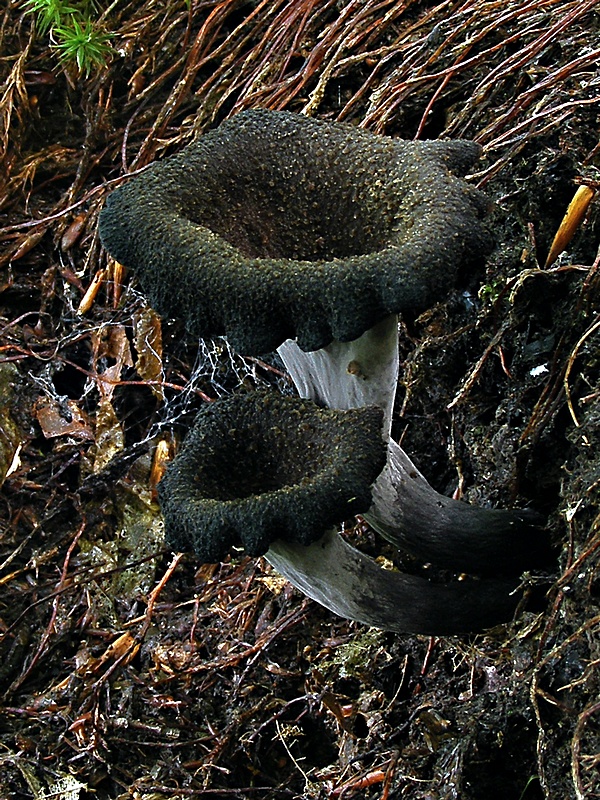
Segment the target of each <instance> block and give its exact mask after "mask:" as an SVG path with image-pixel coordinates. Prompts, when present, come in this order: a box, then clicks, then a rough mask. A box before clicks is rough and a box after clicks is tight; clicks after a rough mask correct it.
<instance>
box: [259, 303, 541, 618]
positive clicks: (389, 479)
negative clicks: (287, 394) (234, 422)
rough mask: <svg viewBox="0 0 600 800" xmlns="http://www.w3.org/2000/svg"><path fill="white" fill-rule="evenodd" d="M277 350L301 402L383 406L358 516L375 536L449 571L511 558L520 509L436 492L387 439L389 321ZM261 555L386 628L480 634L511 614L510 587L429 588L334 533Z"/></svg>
mask: <svg viewBox="0 0 600 800" xmlns="http://www.w3.org/2000/svg"><path fill="white" fill-rule="evenodd" d="M278 352H279V354H280V356H281V358H282V360H283V362H284V364H285V366H286V368H287V369H288V371H289V373H290V375H291V377H292V379H293V381H294V383H295V384H296V387H297V388H298V391H299V393H300V395H301V396H302V397H306V398H310V399H312V400H314V401H315V402H317V403H319V404H321V405H324V406H328V407H331V408H342V409H344V408H355V407H360V406H365V405H377V406H379V407H381V408H383V410H384V431H383V435H384V438H385V439H386V440H387V441H388V462H387V465H386V467H385V468H384V470H383V472H382V473H381V475H380V476H379V478H378V479H377V481H376V483H375V485H374V487H373V505H372V507H371V508H370V509H369V512H368V513H367V514H365V515H364V516H365V518H366V519H367V520H368V522H369V523H370V524H371V525H372V526H373V528H375V530H377V531H378V532H379V533H381V535H382V536H384V537H385V538H386V539H388V540H389V541H391V542H393V543H394V544H397V545H399V546H400V547H403V548H404V549H406V550H408V551H410V552H412V553H414V554H416V555H418V556H419V557H421V558H423V559H424V560H431V561H433V562H435V563H436V564H438V565H440V566H444V567H449V568H452V569H458V570H464V571H474V572H480V571H486V570H487V571H489V570H490V568H491V569H494V568H497V567H500V568H501V567H502V563H501V562H502V561H503V560H504V561H505V562H506V563H511V562H512V560H513V558H514V555H515V554H514V550H513V548H512V547H511V543H512V544H514V542H511V540H513V539H515V535H516V534H517V540H518V538H519V536H518V530H517V528H518V524H519V523H521V522H523V521H525V522H527V520H526V513H523V512H511V511H493V510H489V509H481V508H476V507H473V506H469V505H467V504H465V503H461V502H458V501H455V500H451V499H450V498H448V497H445V496H444V495H441V494H439V493H438V492H436V491H435V490H434V489H433V488H432V487H431V486H430V485H429V483H428V482H427V480H426V479H425V478H424V477H423V475H422V474H421V473H420V472H419V470H418V469H417V468H416V467H415V466H414V464H413V463H412V462H411V460H410V459H409V458H408V456H407V455H406V453H404V451H403V450H402V449H401V448H400V447H399V446H398V445H397V444H396V443H395V442H393V441H391V440H390V438H389V436H390V429H391V420H392V412H393V406H394V398H395V393H396V386H397V382H398V330H397V318H396V317H395V316H390V317H388V318H387V319H385V320H383V321H382V322H380V323H379V324H378V325H376V326H374V327H373V328H372V329H371V330H369V331H367V332H366V333H365V334H363V336H361V337H360V338H359V339H357V340H355V341H353V342H348V343H342V342H333V343H332V344H331V345H329V346H328V347H325V348H323V349H322V350H319V351H317V352H310V353H305V352H303V351H302V350H301V349H300V348H299V347H298V346H297V345H296V343H295V342H292V341H287V342H285V343H284V344H283V345H282V346H281V347H280V348H279V350H278ZM519 514H520V516H519ZM511 534H512V535H511ZM266 558H267V560H268V561H269V562H270V563H271V564H272V565H273V566H274V567H275V568H276V569H277V570H278V571H279V572H281V574H282V575H284V576H285V577H286V578H287V579H288V580H289V581H290V582H291V583H292V584H294V586H296V587H297V588H299V589H300V590H301V591H303V592H304V593H305V594H307V595H308V596H309V597H312V598H313V599H315V600H317V601H318V602H319V603H321V604H322V605H324V606H326V607H327V608H329V609H330V610H332V611H335V612H336V613H338V614H341V615H342V616H344V617H347V618H349V619H354V620H357V621H360V622H365V623H367V624H369V625H373V626H375V627H381V628H385V629H388V630H394V631H404V632H420V633H433V632H435V633H451V632H463V631H467V630H479V629H480V628H481V627H485V626H486V625H489V624H491V623H492V622H493V621H498V620H500V619H503V618H506V617H507V616H509V615H510V610H511V609H513V608H514V607H515V605H516V600H515V599H514V598H513V597H510V590H509V589H510V587H511V586H514V582H513V583H508V584H505V583H501V582H497V581H478V582H473V583H470V584H468V585H467V584H465V583H453V584H452V583H450V584H444V585H438V584H431V583H430V582H428V581H426V580H423V579H419V578H416V577H413V576H409V575H405V574H403V573H399V572H390V571H387V570H384V569H382V568H381V567H379V566H378V565H377V564H376V563H375V562H374V561H373V560H372V559H371V558H369V557H368V556H365V555H363V554H362V553H360V552H359V551H357V550H355V549H354V548H352V547H351V546H350V545H349V544H347V543H346V542H345V541H344V540H343V539H342V538H341V537H340V536H339V535H338V534H335V533H328V534H326V535H325V536H324V537H323V538H322V539H320V540H319V541H318V542H316V543H315V544H313V545H311V546H310V547H302V546H300V545H295V544H290V543H287V542H283V541H277V542H275V543H274V544H273V545H272V546H271V547H270V549H269V551H268V552H267V554H266Z"/></svg>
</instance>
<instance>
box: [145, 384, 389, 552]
mask: <svg viewBox="0 0 600 800" xmlns="http://www.w3.org/2000/svg"><path fill="white" fill-rule="evenodd" d="M382 421H383V413H382V411H381V410H380V409H378V408H373V407H367V408H360V409H351V410H349V411H339V410H331V409H322V408H319V407H318V406H317V405H315V404H314V403H312V402H311V401H310V400H302V399H301V398H298V397H283V396H281V395H278V394H274V393H273V394H271V393H267V394H265V393H262V392H257V393H252V394H247V395H234V396H232V397H228V398H226V399H222V400H217V401H215V402H214V403H211V404H209V405H207V406H205V407H204V408H203V409H202V410H201V411H200V413H199V414H198V416H197V418H196V420H195V423H194V426H193V428H192V429H191V431H190V432H189V434H188V435H187V437H186V439H185V442H184V444H183V446H182V448H181V451H180V453H179V455H178V456H177V457H176V458H175V460H174V461H173V463H172V464H171V465H170V467H169V469H168V470H167V472H166V474H165V476H164V478H163V479H162V481H161V482H160V484H159V487H158V493H159V500H160V504H161V508H162V512H163V516H164V520H165V534H166V540H167V543H168V544H169V545H170V546H171V547H173V548H174V549H177V550H182V551H189V550H192V551H193V552H195V554H196V555H197V556H198V557H199V558H200V559H202V560H203V561H205V562H214V561H217V560H219V559H222V558H223V557H224V556H225V555H227V553H228V552H229V551H230V549H231V547H232V546H235V545H241V546H243V547H244V549H245V550H246V552H247V553H248V554H249V555H251V556H257V555H262V554H263V553H265V552H266V551H267V550H268V548H269V545H270V544H271V542H273V541H274V540H275V539H285V540H287V541H292V542H298V543H300V544H305V545H307V544H310V543H311V542H313V541H315V540H316V539H318V538H320V537H321V536H322V535H323V533H324V532H325V531H326V530H327V529H328V528H330V527H331V526H332V525H333V524H335V523H339V522H341V521H343V520H345V519H348V518H350V517H352V516H353V515H354V514H357V513H360V512H363V511H366V510H367V509H368V508H369V506H370V505H371V484H372V483H373V481H374V480H375V478H376V477H377V475H378V474H379V473H380V472H381V470H382V469H383V466H384V464H385V460H386V447H385V444H384V442H383V438H382V433H381V429H382Z"/></svg>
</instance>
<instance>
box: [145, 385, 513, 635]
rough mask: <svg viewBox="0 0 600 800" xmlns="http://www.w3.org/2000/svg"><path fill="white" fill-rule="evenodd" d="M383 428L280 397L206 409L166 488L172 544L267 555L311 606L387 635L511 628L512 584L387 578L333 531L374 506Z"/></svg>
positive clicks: (356, 415) (365, 418) (365, 411)
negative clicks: (505, 622) (507, 623)
mask: <svg viewBox="0 0 600 800" xmlns="http://www.w3.org/2000/svg"><path fill="white" fill-rule="evenodd" d="M382 419H383V413H382V411H381V409H378V408H373V407H365V408H358V409H351V410H348V411H340V410H331V409H323V408H320V407H318V406H316V405H315V404H314V403H312V402H311V401H308V400H303V399H301V398H297V397H282V396H281V395H277V394H272V393H271V394H265V393H255V394H243V395H239V394H238V395H234V396H232V397H228V398H226V399H222V400H217V401H216V402H214V403H211V404H210V405H207V406H205V407H204V408H203V409H202V410H201V411H200V413H199V414H198V416H197V418H196V420H195V422H194V426H193V428H192V429H191V431H190V432H189V434H188V435H187V437H186V440H185V442H184V445H183V447H182V448H181V451H180V453H179V455H178V456H177V457H176V458H175V460H174V461H173V463H172V464H171V465H170V466H169V468H168V469H167V472H166V475H165V477H164V478H163V480H162V481H161V483H160V484H159V496H160V501H161V506H162V510H163V515H164V519H165V536H166V541H167V544H168V545H170V546H171V547H173V548H174V549H176V550H184V551H186V550H187V551H189V550H192V551H193V552H194V553H195V554H196V555H197V556H198V558H200V559H201V560H202V561H205V562H206V561H208V562H212V561H217V560H220V559H223V558H225V556H226V555H227V554H228V553H229V552H230V551H231V549H232V548H233V547H236V546H237V547H239V546H243V547H244V549H245V551H246V552H247V553H248V554H249V555H252V556H257V555H262V554H264V553H268V558H269V560H270V561H271V562H272V563H273V564H275V565H276V566H278V567H279V568H281V570H282V572H283V573H284V574H285V575H286V576H289V577H290V579H291V580H292V582H293V583H294V584H295V585H297V586H299V587H300V588H301V589H302V590H303V591H304V592H305V593H306V594H307V595H308V596H309V597H312V598H313V599H314V600H317V601H318V602H320V603H321V604H322V605H324V606H326V607H327V608H329V609H331V610H332V611H335V612H336V613H338V614H341V615H343V616H345V617H348V618H349V619H354V620H357V621H359V622H364V623H367V624H370V625H375V626H379V627H384V628H386V629H388V630H395V631H403V632H417V633H438V634H439V633H456V632H457V631H469V630H473V629H479V628H481V627H486V626H489V625H491V624H493V623H495V622H498V621H500V620H502V619H504V618H506V615H509V614H510V613H511V612H512V611H513V610H514V607H515V604H516V599H515V598H514V597H511V593H510V590H511V588H512V584H509V583H503V582H501V581H497V582H496V581H471V582H467V583H454V584H448V585H446V584H441V585H440V584H430V583H429V582H428V581H426V580H424V579H422V578H418V577H415V576H409V575H405V574H404V573H402V572H396V571H391V570H384V569H382V568H380V567H379V566H378V565H377V564H376V563H375V562H374V561H373V560H372V559H370V558H368V557H367V556H365V555H364V554H363V553H361V552H359V551H358V550H356V549H355V548H353V547H352V546H351V545H349V544H348V543H347V542H346V541H345V540H344V539H342V538H341V537H340V536H339V535H338V534H337V533H336V532H335V531H334V530H332V527H333V526H335V525H339V523H341V522H343V521H344V520H346V519H348V518H349V517H351V516H352V515H353V514H355V513H359V512H362V511H366V510H367V509H368V508H369V506H370V505H371V484H372V483H373V481H374V480H375V478H376V477H377V475H378V474H379V473H380V472H381V469H382V468H383V465H384V464H385V460H386V446H385V443H384V441H383V439H382V435H381V424H382ZM308 545H311V546H308Z"/></svg>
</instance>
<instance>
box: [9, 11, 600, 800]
mask: <svg viewBox="0 0 600 800" xmlns="http://www.w3.org/2000/svg"><path fill="white" fill-rule="evenodd" d="M599 63H600V2H599V1H598V0H502V2H500V0H464V2H454V0H445V1H444V2H439V3H433V2H428V1H427V2H416V1H415V0H403V1H399V0H297V2H288V1H287V0H262V2H250V1H248V2H244V0H220V1H217V0H167V2H163V1H162V0H161V1H160V2H158V0H146V1H145V2H139V1H138V0H134V2H127V0H124V1H123V2H118V0H117V1H116V2H113V3H111V4H106V5H103V4H100V3H97V2H95V0H72V3H64V2H62V0H61V1H60V2H59V0H7V2H6V3H5V10H4V13H3V17H2V20H1V21H0V70H1V77H2V90H1V93H2V94H1V98H2V99H1V100H0V151H1V160H0V169H1V181H0V214H1V217H0V225H1V230H0V240H1V247H2V250H1V254H0V270H1V271H0V361H1V364H0V387H1V391H0V398H1V399H0V404H1V405H0V477H2V478H3V485H2V494H1V498H0V499H1V527H0V697H1V700H0V704H1V705H0V710H1V713H0V796H1V797H2V798H7V800H8V798H35V800H41V798H63V799H64V800H88V799H89V798H100V799H104V798H106V799H107V800H108V798H110V799H113V798H114V799H115V800H116V799H117V798H119V799H120V800H124V799H125V798H136V799H137V800H163V798H164V799H165V800H166V799H167V798H168V799H172V798H177V799H179V798H181V799H183V798H194V797H207V798H210V797H215V798H239V799H243V800H246V799H247V798H254V797H256V798H267V799H270V798H344V799H345V800H350V799H351V798H366V799H367V800H370V799H371V798H377V800H392V799H393V798H397V799H399V798H410V800H419V799H421V800H425V798H427V799H428V800H429V799H430V798H431V799H433V798H444V799H445V798H448V800H449V799H450V798H463V799H465V800H466V799H469V800H470V799H472V800H481V798H486V800H494V798H503V799H505V800H538V798H547V799H548V800H555V799H558V798H560V800H564V799H566V798H576V799H577V800H581V799H582V798H586V799H587V798H594V797H598V796H599V795H600V769H599V768H600V700H599V697H600V692H599V688H600V687H599V672H598V666H599V663H600V646H599V640H598V633H599V628H600V607H599V601H600V582H599V576H598V565H599V561H598V559H599V553H600V516H599V504H598V488H599V485H600V459H599V456H598V453H599V448H600V362H599V358H598V345H599V341H600V317H599V308H600V302H599V301H600V275H599V270H600V251H599V250H598V245H599V240H600V237H599V230H600V222H599V214H598V208H599V205H598V199H597V197H598V188H599V185H600V184H599V181H600V170H599V167H600V147H599V139H598V131H599V116H600V72H599V69H598V64H599ZM253 107H263V108H270V109H285V110H288V111H293V112H297V113H302V114H308V115H311V116H315V117H319V118H322V119H327V120H331V121H336V120H340V121H345V122H347V123H350V124H353V125H357V126H360V127H363V128H365V129H367V130H370V131H373V132H376V133H382V134H386V135H389V136H394V137H401V138H406V139H414V138H417V139H428V138H429V139H431V138H440V137H441V138H467V139H474V140H476V141H477V142H479V143H480V145H481V146H482V148H483V154H482V159H481V161H480V163H479V165H478V166H477V168H476V170H475V171H474V172H473V174H472V175H470V176H469V180H470V181H471V182H472V183H473V184H474V185H477V186H478V187H480V188H481V189H482V190H483V191H484V192H486V193H487V195H488V197H489V198H490V201H491V204H492V210H491V213H490V217H489V225H490V228H491V230H492V231H493V234H494V237H495V241H496V246H495V250H494V252H493V253H492V255H491V256H490V258H489V259H488V261H487V263H486V265H485V266H484V267H482V268H481V270H479V271H478V272H477V273H476V274H472V275H469V276H465V279H464V282H463V284H462V285H461V286H458V287H457V288H456V289H454V290H452V291H450V292H449V294H448V297H447V298H446V299H445V301H444V302H442V303H439V304H437V305H436V306H435V307H433V308H431V309H429V310H428V311H427V312H426V313H424V314H422V315H421V316H419V317H417V318H414V319H404V320H403V321H402V325H401V330H400V348H401V358H402V378H401V383H400V386H399V396H398V401H397V407H396V412H395V418H394V435H395V436H396V438H397V439H401V441H402V445H403V447H404V448H405V449H406V450H407V452H408V453H409V454H410V455H411V457H412V458H413V459H414V461H415V463H416V464H417V465H418V467H419V468H420V469H421V470H422V472H423V473H424V474H425V475H426V476H427V478H428V479H429V480H430V481H431V483H432V484H433V485H434V486H435V488H436V489H438V490H439V491H442V492H444V493H446V494H449V495H453V496H455V497H462V498H463V499H464V500H465V501H467V502H472V503H477V504H481V505H489V506H497V507H500V506H531V507H533V508H535V509H537V510H538V511H539V512H540V513H543V514H544V515H545V516H546V517H547V520H548V522H547V526H548V531H549V535H550V537H551V539H552V542H553V543H554V545H555V548H556V561H555V563H554V564H553V565H552V566H551V567H550V568H549V569H548V570H546V571H541V572H534V573H530V574H526V575H524V576H523V582H524V585H525V586H526V587H527V591H528V594H529V595H530V602H529V603H528V605H527V606H526V608H525V609H524V610H523V611H522V613H521V614H520V615H519V616H517V618H516V619H515V620H513V621H510V622H507V624H506V625H502V626H499V627H497V628H495V629H493V630H490V631H488V632H486V633H485V634H482V635H477V636H462V637H449V638H436V637H424V636H400V635H397V634H389V633H385V632H382V631H378V630H375V629H369V628H366V627H364V626H361V625H359V624H356V623H351V622H348V621H346V620H344V619H340V618H338V617H336V616H334V615H332V614H331V613H329V612H327V611H325V610H324V609H322V608H321V607H320V606H318V605H316V604H315V603H313V602H311V601H309V600H307V599H306V598H304V597H303V596H302V595H300V594H299V593H298V592H297V591H296V590H294V589H292V588H291V587H290V585H289V584H287V583H286V582H285V581H283V580H282V579H281V578H280V577H279V576H278V575H277V573H275V572H274V571H272V570H271V569H270V567H269V566H268V565H267V564H266V562H264V561H262V560H261V559H248V558H246V557H244V555H243V553H241V552H240V553H239V556H238V557H235V558H230V559H228V560H226V561H225V562H223V563H220V564H217V565H202V564H199V563H197V562H196V561H195V560H194V558H193V557H191V556H189V555H182V554H174V553H172V552H170V551H169V550H168V549H166V548H165V545H164V541H163V532H162V522H161V519H160V513H159V510H158V506H157V503H156V483H157V480H158V476H159V475H160V473H161V469H162V465H163V463H164V462H165V461H167V460H168V459H169V458H170V457H171V456H172V454H173V453H174V452H175V451H176V449H177V446H178V442H179V441H180V440H181V437H182V436H183V435H184V433H185V430H186V429H187V428H188V427H189V426H190V424H191V421H192V420H193V417H194V414H195V412H196V411H197V410H198V409H199V408H200V407H201V406H202V405H203V404H204V403H207V402H210V401H211V400H212V399H215V398H216V397H219V396H222V395H225V394H228V393H230V392H233V391H235V390H236V389H239V388H240V386H242V385H244V386H247V387H248V388H254V387H257V386H261V387H262V386H274V387H277V389H278V390H281V391H288V390H289V388H288V384H287V382H286V376H285V374H284V371H283V369H282V365H281V364H280V363H279V362H278V361H277V359H276V358H274V357H270V356H266V357H265V358H264V359H257V358H252V359H250V358H243V357H241V356H240V355H238V354H236V353H234V352H233V351H232V350H231V349H230V348H229V346H228V344H227V342H226V341H225V340H222V339H218V340H215V341H203V342H201V343H200V345H198V342H197V341H194V340H193V339H192V338H191V337H189V336H188V335H187V334H186V332H185V331H184V330H183V328H182V326H181V324H180V323H179V322H178V321H177V320H170V319H163V320H161V319H159V317H158V316H157V315H156V314H155V313H154V311H153V310H152V309H151V308H150V307H149V306H148V305H147V303H146V301H145V298H144V297H143V295H142V293H141V291H140V290H139V287H138V285H137V283H136V278H135V276H134V275H131V274H128V273H127V271H126V270H124V269H123V268H122V267H121V265H119V264H117V263H115V262H114V261H112V260H111V259H110V258H108V257H107V254H106V253H105V252H104V251H103V250H102V248H101V247H100V244H99V240H98V234H97V220H98V213H99V211H100V209H101V208H102V205H103V203H104V200H105V198H106V197H107V195H108V194H109V193H110V192H111V191H112V190H113V189H114V188H115V187H117V186H119V185H120V184H121V183H122V182H123V181H124V180H126V179H127V177H128V176H130V175H132V174H135V173H137V172H139V171H140V170H142V169H143V168H144V167H145V166H146V165H147V164H149V163H150V162H152V161H153V160H155V159H157V158H163V157H165V156H168V155H169V154H172V153H175V152H177V151H178V150H180V149H181V148H182V147H183V146H184V145H185V144H186V143H188V142H190V141H191V140H192V139H193V138H194V137H196V136H198V135H201V134H202V133H203V132H205V131H207V130H210V129H212V128H213V127H215V126H216V125H218V124H219V123H220V122H222V121H223V120H224V119H226V118H228V117H230V116H231V115H233V114H235V113H237V112H238V111H240V110H242V109H248V108H253ZM569 206H570V211H569V214H568V216H567V221H566V223H564V224H563V225H562V228H561V222H562V221H563V217H564V216H565V212H566V211H567V208H569ZM559 228H561V235H560V237H559V241H558V244H557V245H556V246H555V247H552V244H553V241H554V239H555V235H556V234H557V231H559ZM351 533H352V534H353V535H354V537H355V538H356V539H357V540H358V541H361V542H362V543H363V546H365V547H367V548H370V551H373V550H375V551H376V550H377V548H378V546H379V542H378V540H377V538H376V537H375V535H374V534H373V532H372V531H370V530H369V529H368V528H367V527H366V525H365V524H364V523H362V522H361V521H360V520H359V521H358V522H357V525H356V529H355V530H354V531H353V532H351Z"/></svg>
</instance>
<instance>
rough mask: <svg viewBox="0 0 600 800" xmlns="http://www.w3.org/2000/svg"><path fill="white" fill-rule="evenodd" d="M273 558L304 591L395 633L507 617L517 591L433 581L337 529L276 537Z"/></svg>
mask: <svg viewBox="0 0 600 800" xmlns="http://www.w3.org/2000/svg"><path fill="white" fill-rule="evenodd" d="M266 558H267V560H268V561H269V563H270V564H271V565H272V566H273V567H274V568H275V569H276V570H277V571H278V572H280V573H281V574H282V575H284V576H285V577H286V578H287V579H288V580H289V581H290V583H292V584H293V585H294V586H296V587H297V588H298V589H300V590H301V591H302V592H304V594H306V595H308V596H309V597H310V598H312V599H313V600H316V601H317V602H318V603H320V604H321V605H323V606H325V607H326V608H328V609H329V610H330V611H333V612H335V613H336V614H339V615H341V616H342V617H346V618H347V619H352V620H355V621H356V622H361V623H364V624H366V625H372V626H374V627H377V628H383V629H384V630H388V631H395V632H397V633H422V634H431V635H433V634H435V635H450V634H456V633H467V632H470V631H478V630H483V629H484V628H489V627H490V626H492V625H494V624H497V623H499V622H505V621H506V620H507V619H509V618H510V617H511V615H512V614H513V612H514V610H515V608H516V606H517V602H518V597H517V596H516V595H515V593H514V591H513V590H514V583H512V582H510V581H506V582H505V581H500V580H497V581H496V580H482V581H478V580H466V581H460V582H454V583H452V582H451V583H432V582H430V581H428V580H425V579H424V578H419V577H417V576H414V575H406V574H404V573H402V572H396V571H392V570H387V569H383V568H382V567H380V566H379V565H378V564H377V562H375V561H374V560H373V559H372V558H369V557H368V556H366V555H364V553H361V552H360V551H358V550H356V549H355V548H354V547H352V546H351V545H350V544H348V542H346V541H345V540H344V539H343V538H342V537H341V536H340V535H339V534H338V533H336V532H335V531H328V532H327V533H325V534H324V535H323V536H322V537H321V539H319V541H318V542H315V543H314V544H312V545H310V546H309V547H304V546H303V545H300V544H296V543H294V542H288V541H283V540H282V539H278V540H277V541H275V542H273V543H272V544H271V546H270V548H269V551H268V553H267V555H266Z"/></svg>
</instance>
